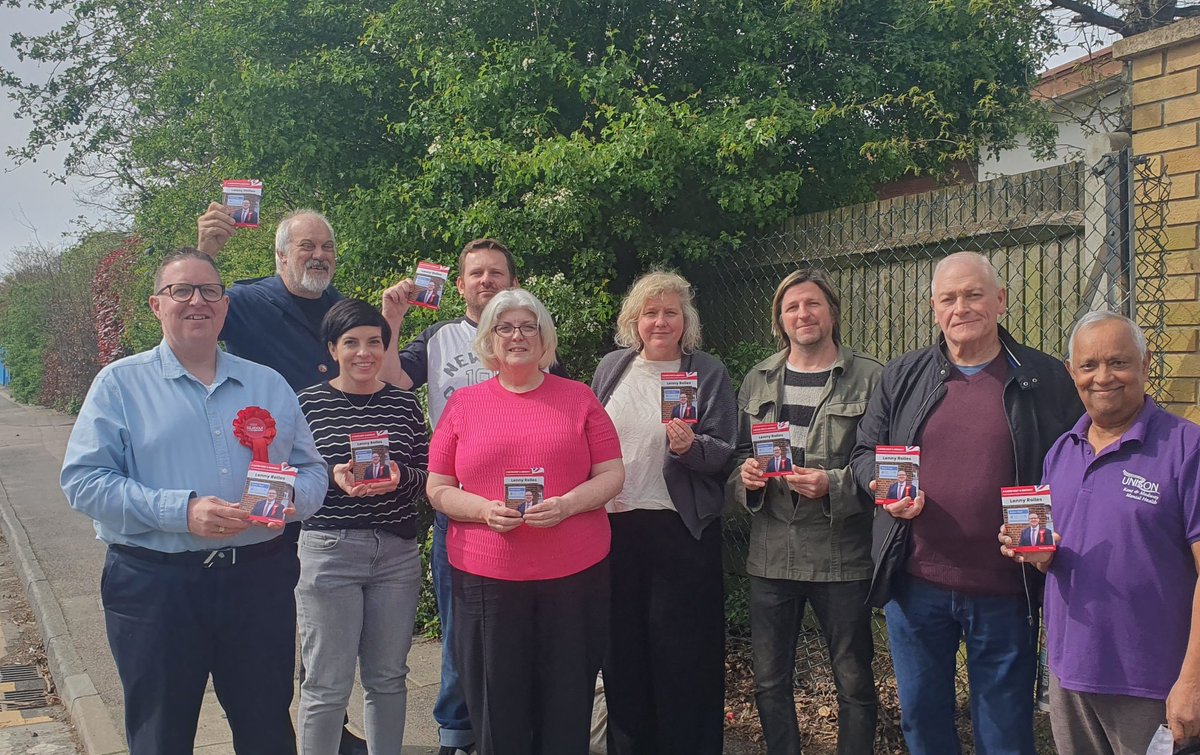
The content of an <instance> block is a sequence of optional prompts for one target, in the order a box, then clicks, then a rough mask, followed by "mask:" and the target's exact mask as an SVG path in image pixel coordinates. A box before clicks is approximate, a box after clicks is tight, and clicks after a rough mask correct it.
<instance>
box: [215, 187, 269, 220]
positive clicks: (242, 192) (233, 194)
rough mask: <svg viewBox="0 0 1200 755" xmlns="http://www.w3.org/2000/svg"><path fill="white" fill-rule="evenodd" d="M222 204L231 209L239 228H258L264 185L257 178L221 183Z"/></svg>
mask: <svg viewBox="0 0 1200 755" xmlns="http://www.w3.org/2000/svg"><path fill="white" fill-rule="evenodd" d="M221 192H222V200H221V201H222V203H223V204H224V205H225V206H226V207H228V208H229V210H230V213H231V215H232V217H233V225H234V226H235V227H237V228H258V213H259V210H260V208H261V205H262V193H263V184H262V181H260V180H258V179H257V178H237V179H231V180H228V181H222V182H221Z"/></svg>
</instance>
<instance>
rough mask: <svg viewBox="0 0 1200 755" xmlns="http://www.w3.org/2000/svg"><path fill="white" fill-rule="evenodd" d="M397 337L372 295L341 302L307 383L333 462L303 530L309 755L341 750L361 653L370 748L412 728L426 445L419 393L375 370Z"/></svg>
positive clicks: (309, 404) (317, 429)
mask: <svg viewBox="0 0 1200 755" xmlns="http://www.w3.org/2000/svg"><path fill="white" fill-rule="evenodd" d="M390 338H391V327H390V326H389V325H388V323H387V321H386V320H384V319H383V316H382V315H381V314H380V313H379V312H378V311H377V310H376V309H375V308H374V307H372V306H371V305H370V304H367V303H366V302H364V301H359V300H357V299H344V300H342V301H340V302H338V303H337V304H335V305H334V306H333V307H332V308H331V309H330V310H329V312H328V313H327V314H326V315H325V319H324V321H323V322H322V323H321V339H322V340H323V341H325V343H326V345H327V346H328V348H329V353H330V354H331V355H332V356H333V358H334V359H335V360H337V363H338V367H339V374H338V376H337V377H336V378H334V379H333V380H330V381H329V382H327V383H321V384H320V385H314V386H312V387H311V388H307V389H305V390H303V391H301V392H300V394H299V398H300V408H301V409H302V410H303V411H304V415H305V417H307V419H308V422H309V425H310V426H311V427H312V433H313V438H314V439H315V440H316V443H317V449H318V450H319V451H320V452H321V455H322V456H323V457H324V458H325V461H326V462H327V463H328V464H329V466H330V469H331V470H332V473H331V475H330V483H329V490H328V492H327V493H326V496H325V504H324V506H322V507H321V509H320V510H318V511H317V513H316V514H314V515H313V516H312V517H310V518H309V519H307V520H306V521H305V522H304V525H303V530H302V531H301V533H300V547H299V550H300V581H299V583H298V584H297V586H296V607H297V623H298V625H299V629H300V641H301V656H302V658H303V661H304V668H305V671H306V675H305V678H304V681H303V682H302V683H301V686H300V710H299V713H298V716H297V718H298V729H299V732H298V733H299V740H300V752H301V753H302V754H303V755H333V753H336V752H337V751H338V744H339V740H340V738H341V733H342V720H343V717H344V715H345V711H346V705H347V703H348V702H349V700H350V691H351V689H352V688H353V686H354V669H355V665H356V663H357V664H360V665H361V676H362V685H363V698H364V703H365V704H364V719H365V721H364V723H365V729H366V739H367V748H368V750H370V752H373V753H398V752H400V746H401V743H402V741H403V739H404V716H405V710H406V707H407V688H406V677H407V675H408V661H407V659H408V650H409V646H410V645H411V644H412V629H413V622H414V620H415V618H416V612H417V595H418V592H419V591H420V585H421V560H420V557H419V555H418V553H417V541H416V536H417V506H416V501H417V499H418V498H419V497H420V495H421V493H422V491H423V489H424V486H425V480H426V477H427V473H426V471H425V465H426V460H427V457H428V451H429V447H428V441H427V438H426V434H425V419H424V416H423V415H422V413H421V407H420V405H419V404H418V403H417V400H416V397H414V396H413V394H412V393H411V392H410V391H405V390H401V389H400V388H397V387H396V386H394V385H389V384H387V383H384V382H382V381H381V380H379V377H378V376H379V370H380V368H381V367H382V366H383V361H384V359H383V357H384V347H385V344H387V343H388V341H389V339H390ZM352 435H353V436H355V437H354V440H353V444H352V440H351V436H352ZM376 459H379V460H380V461H383V466H384V467H385V469H384V470H380V469H379V465H378V464H376V463H375V460H376ZM385 459H386V461H385ZM388 472H390V473H388Z"/></svg>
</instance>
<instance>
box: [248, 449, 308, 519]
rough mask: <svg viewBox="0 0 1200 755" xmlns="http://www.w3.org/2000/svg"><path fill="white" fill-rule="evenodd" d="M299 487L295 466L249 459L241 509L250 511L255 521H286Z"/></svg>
mask: <svg viewBox="0 0 1200 755" xmlns="http://www.w3.org/2000/svg"><path fill="white" fill-rule="evenodd" d="M295 489H296V468H295V467H291V466H288V465H287V464H269V463H267V462H265V461H252V462H250V471H248V472H246V489H245V491H243V493H242V502H241V503H240V504H238V508H240V509H241V510H242V511H249V512H250V516H249V519H250V521H252V522H262V523H264V524H266V523H269V522H280V523H282V522H283V516H284V511H286V510H287V507H288V506H290V505H291V504H292V496H293V495H295Z"/></svg>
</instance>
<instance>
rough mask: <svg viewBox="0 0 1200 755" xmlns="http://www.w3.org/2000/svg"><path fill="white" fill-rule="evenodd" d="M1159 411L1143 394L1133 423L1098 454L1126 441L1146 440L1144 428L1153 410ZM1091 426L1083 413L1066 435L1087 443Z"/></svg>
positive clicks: (1105, 453) (1112, 451)
mask: <svg viewBox="0 0 1200 755" xmlns="http://www.w3.org/2000/svg"><path fill="white" fill-rule="evenodd" d="M1160 411H1162V409H1159V407H1158V404H1156V403H1154V399H1152V398H1150V397H1149V396H1145V397H1144V398H1143V399H1142V410H1141V411H1139V412H1138V416H1137V418H1136V419H1135V420H1134V421H1133V424H1132V425H1130V426H1129V429H1128V430H1126V431H1125V432H1124V433H1122V434H1121V438H1120V440H1118V441H1117V442H1116V443H1113V444H1111V445H1109V446H1108V448H1105V449H1104V450H1103V451H1101V452H1100V453H1099V454H1098V456H1106V455H1108V454H1110V453H1114V452H1116V451H1117V450H1118V449H1120V448H1121V447H1122V446H1124V445H1125V444H1126V443H1144V442H1145V440H1146V428H1147V426H1148V425H1149V424H1150V420H1151V418H1153V416H1154V414H1155V412H1160ZM1091 427H1092V418H1091V416H1089V415H1088V414H1086V413H1085V414H1084V415H1083V416H1082V417H1080V418H1079V421H1078V422H1076V423H1075V426H1074V427H1072V428H1071V429H1070V430H1068V431H1067V435H1068V436H1070V437H1071V439H1072V440H1074V441H1075V442H1076V443H1087V442H1088V430H1089V429H1091Z"/></svg>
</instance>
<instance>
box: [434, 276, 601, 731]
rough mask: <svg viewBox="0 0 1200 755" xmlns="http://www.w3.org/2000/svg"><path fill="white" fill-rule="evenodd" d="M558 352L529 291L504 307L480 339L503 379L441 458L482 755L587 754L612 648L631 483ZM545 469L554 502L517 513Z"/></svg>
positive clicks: (440, 451)
mask: <svg viewBox="0 0 1200 755" xmlns="http://www.w3.org/2000/svg"><path fill="white" fill-rule="evenodd" d="M557 343H558V339H557V336H556V333H555V329H554V322H553V320H552V319H551V318H550V313H549V312H547V311H546V308H545V307H544V306H543V305H542V303H541V302H540V301H538V299H537V297H535V296H533V295H532V294H530V293H529V292H528V291H524V290H521V289H513V290H509V291H504V292H501V293H499V294H497V295H496V296H495V297H494V298H493V299H492V301H491V302H490V303H489V304H488V306H487V308H486V309H484V311H483V315H482V317H481V318H480V323H479V335H478V336H476V339H475V351H476V353H477V354H478V355H479V358H480V360H481V361H482V363H483V365H484V366H485V367H487V368H488V369H490V370H494V371H496V372H498V373H499V374H498V375H497V376H496V377H495V378H493V379H491V380H488V381H486V382H484V383H480V384H479V385H474V386H471V387H469V388H464V389H462V390H459V391H457V392H455V393H454V395H453V396H451V398H450V401H449V403H448V404H447V405H446V409H445V412H444V413H443V414H442V417H441V419H440V421H439V422H438V425H437V429H436V431H435V432H434V436H433V441H432V444H431V447H430V452H429V473H430V474H429V483H428V493H429V500H430V502H431V503H432V504H433V506H434V508H436V509H437V510H439V511H441V512H443V513H445V514H446V515H447V516H449V517H450V520H451V522H450V529H449V531H448V533H447V538H446V547H447V551H448V553H449V556H450V565H451V566H452V567H453V580H452V581H453V600H454V616H455V632H454V635H455V638H454V639H455V646H454V648H453V651H454V652H455V653H456V654H457V657H458V665H459V669H460V671H461V673H462V680H463V688H464V689H465V691H466V698H467V708H468V710H469V711H470V715H471V721H472V722H473V724H474V725H475V728H476V731H475V736H476V745H477V746H478V748H479V755H526V754H527V753H528V754H530V755H539V754H540V755H575V754H577V755H587V752H588V738H589V730H590V724H591V710H592V698H593V690H594V685H595V680H596V672H597V671H598V670H599V668H600V661H601V658H602V656H603V654H604V651H605V646H606V644H607V641H608V621H609V619H608V612H609V575H608V548H609V528H608V519H607V517H606V515H605V513H604V504H605V503H606V502H607V501H609V500H610V499H611V498H612V497H613V496H615V495H616V494H617V492H618V491H620V489H621V486H622V484H623V483H624V480H625V471H624V465H623V463H622V459H621V446H620V442H619V441H618V440H617V435H616V430H615V429H614V427H613V423H612V421H611V420H610V419H609V417H608V414H607V413H606V412H605V411H604V408H603V407H601V405H600V402H599V401H597V400H596V398H595V396H594V395H593V394H592V392H591V390H590V389H588V387H587V386H586V385H584V384H583V383H577V382H574V381H572V380H566V379H564V378H559V377H556V376H554V375H548V374H546V373H545V372H544V370H545V369H546V368H547V367H548V366H549V365H550V364H551V363H552V362H553V361H554V358H555V347H556V345H557ZM538 469H540V470H542V471H541V472H540V474H541V475H542V476H543V477H544V485H545V487H544V492H543V497H542V499H541V502H540V503H538V504H536V505H534V506H531V507H529V508H528V509H526V511H525V513H524V514H523V515H522V514H521V513H519V512H518V510H517V509H516V508H515V507H513V508H509V507H507V506H506V505H505V504H504V499H505V490H504V477H505V472H506V471H508V470H527V471H528V470H538Z"/></svg>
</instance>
